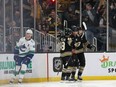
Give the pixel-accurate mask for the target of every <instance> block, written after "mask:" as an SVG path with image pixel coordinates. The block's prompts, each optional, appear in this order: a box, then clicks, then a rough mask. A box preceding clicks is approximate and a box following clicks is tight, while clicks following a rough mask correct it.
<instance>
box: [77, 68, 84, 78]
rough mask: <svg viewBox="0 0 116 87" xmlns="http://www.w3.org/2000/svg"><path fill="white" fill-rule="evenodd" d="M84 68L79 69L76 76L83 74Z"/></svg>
mask: <svg viewBox="0 0 116 87" xmlns="http://www.w3.org/2000/svg"><path fill="white" fill-rule="evenodd" d="M83 70H84V67H79V71H78V76H81V75H82V73H83Z"/></svg>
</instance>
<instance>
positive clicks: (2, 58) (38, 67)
mask: <svg viewBox="0 0 116 87" xmlns="http://www.w3.org/2000/svg"><path fill="white" fill-rule="evenodd" d="M3 62H4V66H3ZM9 62H10V64H12V63H13V62H14V60H13V54H0V75H1V76H0V80H5V79H10V78H11V77H12V73H9V72H11V71H12V70H14V69H15V67H14V66H13V68H10V69H8V67H9V65H8V63H9ZM11 62H12V63H11ZM46 72H47V61H46V53H42V54H35V55H34V58H33V59H32V64H31V65H30V67H29V68H28V73H26V74H25V78H46V77H47V74H46Z"/></svg>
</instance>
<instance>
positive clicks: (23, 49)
mask: <svg viewBox="0 0 116 87" xmlns="http://www.w3.org/2000/svg"><path fill="white" fill-rule="evenodd" d="M19 49H20V50H21V51H22V52H24V51H25V50H26V49H27V48H26V46H25V44H24V45H21V46H20V47H19Z"/></svg>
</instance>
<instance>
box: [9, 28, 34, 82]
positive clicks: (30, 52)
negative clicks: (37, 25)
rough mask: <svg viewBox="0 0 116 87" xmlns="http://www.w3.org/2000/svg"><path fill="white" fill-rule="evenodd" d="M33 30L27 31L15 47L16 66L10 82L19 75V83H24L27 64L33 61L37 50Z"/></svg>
mask: <svg viewBox="0 0 116 87" xmlns="http://www.w3.org/2000/svg"><path fill="white" fill-rule="evenodd" d="M32 36H33V32H32V30H31V29H28V30H27V31H26V34H25V36H24V37H22V38H20V40H19V42H18V43H16V46H15V48H14V61H15V63H16V68H15V71H14V73H13V77H12V78H11V80H10V84H12V83H14V81H15V79H16V76H18V83H22V81H23V78H24V75H25V73H26V70H27V65H28V64H29V63H30V62H31V59H32V58H33V56H34V52H35V41H34V40H33V39H32Z"/></svg>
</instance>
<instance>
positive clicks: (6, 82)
mask: <svg viewBox="0 0 116 87" xmlns="http://www.w3.org/2000/svg"><path fill="white" fill-rule="evenodd" d="M83 80H85V81H86V80H116V76H83ZM55 81H60V77H50V78H49V79H47V78H25V79H24V83H34V82H55ZM8 82H9V80H0V85H1V84H8Z"/></svg>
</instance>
